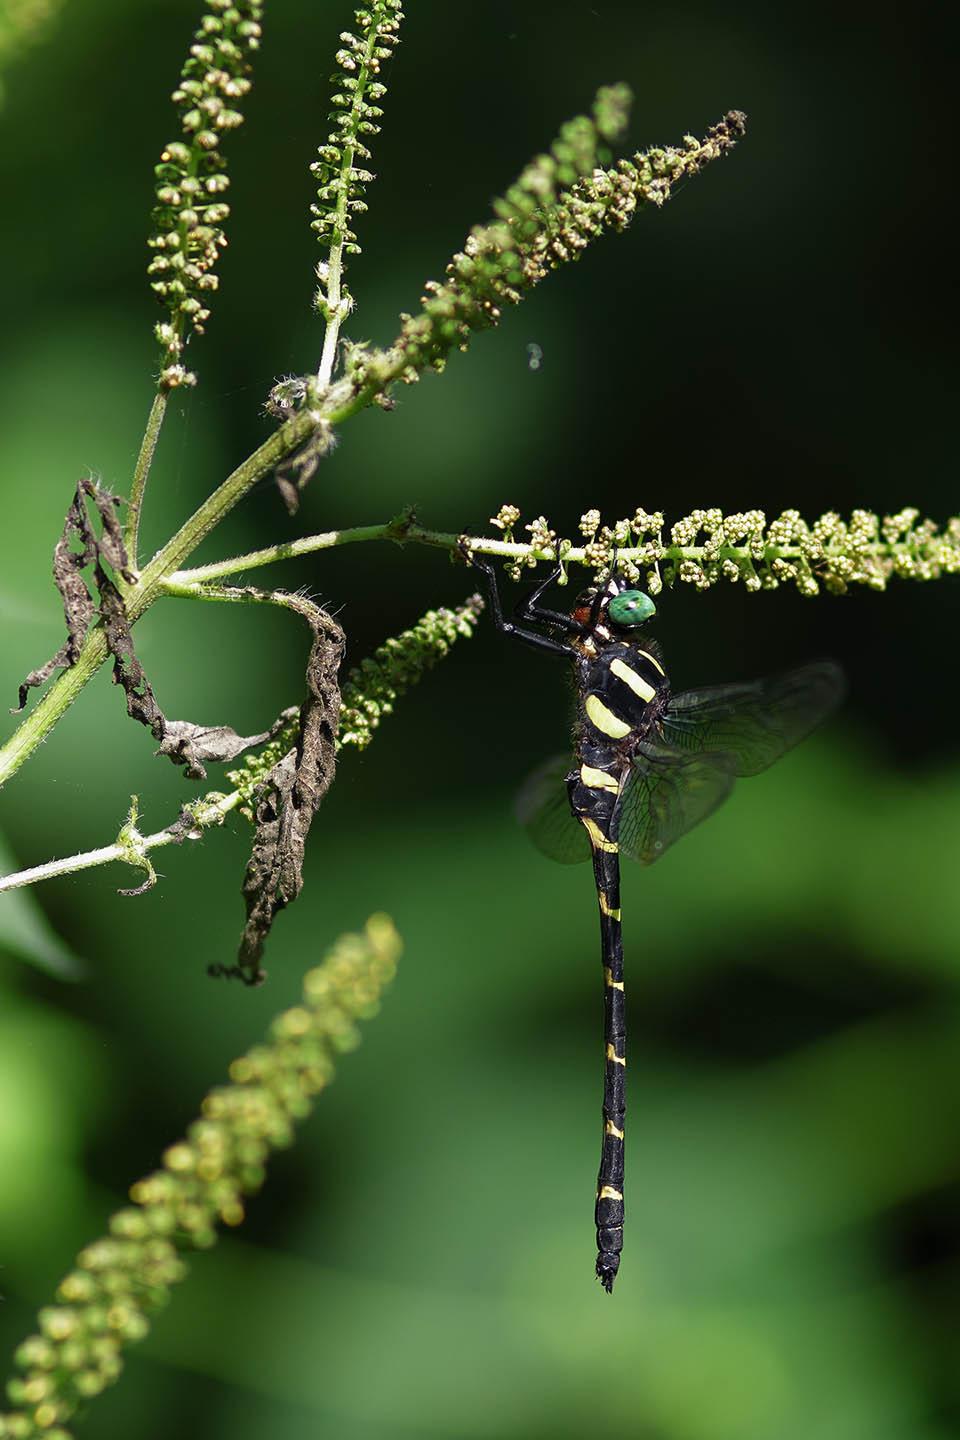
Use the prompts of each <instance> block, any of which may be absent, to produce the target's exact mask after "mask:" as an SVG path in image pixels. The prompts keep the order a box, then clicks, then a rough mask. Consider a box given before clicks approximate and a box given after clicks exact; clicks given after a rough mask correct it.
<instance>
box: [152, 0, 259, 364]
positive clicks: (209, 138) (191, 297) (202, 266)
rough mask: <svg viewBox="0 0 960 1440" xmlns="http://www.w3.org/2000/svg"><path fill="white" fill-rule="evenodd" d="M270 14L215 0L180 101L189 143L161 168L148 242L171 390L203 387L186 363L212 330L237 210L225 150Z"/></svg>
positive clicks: (251, 5) (255, 1)
mask: <svg viewBox="0 0 960 1440" xmlns="http://www.w3.org/2000/svg"><path fill="white" fill-rule="evenodd" d="M262 9H263V5H262V0H206V13H205V14H204V16H203V19H202V20H201V22H200V27H199V29H198V30H197V32H196V34H195V36H194V41H193V44H192V45H191V47H190V53H189V55H188V57H187V61H186V63H185V65H184V67H183V72H182V75H181V79H180V84H179V86H178V87H177V89H176V90H175V91H174V92H173V95H172V97H171V98H172V100H173V103H174V105H176V107H177V110H178V112H179V115H180V128H181V131H182V138H181V139H179V140H174V141H171V142H170V144H169V145H167V146H166V147H165V148H164V150H163V153H162V154H161V156H160V164H159V165H157V166H156V169H155V171H154V174H155V175H156V179H157V184H156V197H157V206H156V208H155V209H154V212H153V222H154V227H155V228H154V233H153V235H151V237H150V239H149V241H148V242H147V243H148V244H149V246H150V249H151V250H152V251H153V252H154V254H153V259H152V260H151V261H150V264H149V266H148V267H147V274H148V275H149V276H150V288H151V289H152V290H153V292H154V294H155V295H156V297H157V299H158V300H159V301H160V302H161V304H163V305H164V306H165V307H166V309H167V310H168V311H169V316H170V318H169V320H167V321H164V322H162V323H161V324H159V325H157V326H156V329H155V332H154V333H155V335H156V337H157V340H158V341H159V342H160V345H161V346H162V348H163V361H162V370H161V374H160V385H161V388H162V389H166V390H170V389H173V388H175V387H176V386H178V385H193V384H195V383H196V376H195V375H193V374H192V373H191V372H190V371H188V370H187V369H186V368H185V367H184V365H183V363H182V356H183V348H184V345H185V344H186V341H187V339H188V337H189V335H190V332H191V331H195V332H196V334H198V335H202V334H203V331H204V327H205V325H206V322H207V320H208V319H209V317H210V297H211V295H212V293H213V291H214V290H216V288H217V284H218V277H217V275H216V273H215V271H214V266H215V264H216V262H217V259H218V257H219V255H220V251H221V250H222V249H223V248H224V246H225V245H226V243H227V237H226V235H225V234H224V230H223V222H224V221H225V220H226V219H227V216H228V215H229V213H230V207H229V206H228V205H227V204H226V203H225V202H224V200H223V196H224V194H225V193H226V190H227V188H228V186H229V183H230V182H229V180H228V179H227V175H226V162H225V160H224V158H223V156H222V154H221V153H220V144H221V142H222V139H223V137H224V136H225V135H226V134H227V133H228V132H229V131H231V130H235V129H236V128H237V126H238V125H241V124H242V123H243V116H242V115H241V113H240V110H239V105H240V102H241V101H242V100H243V98H244V97H245V96H246V94H247V92H248V91H249V89H250V83H251V82H250V79H249V74H250V69H251V65H250V59H251V56H252V55H253V54H254V52H255V51H256V50H257V48H258V47H259V44H260V33H261V31H260V17H261V13H262Z"/></svg>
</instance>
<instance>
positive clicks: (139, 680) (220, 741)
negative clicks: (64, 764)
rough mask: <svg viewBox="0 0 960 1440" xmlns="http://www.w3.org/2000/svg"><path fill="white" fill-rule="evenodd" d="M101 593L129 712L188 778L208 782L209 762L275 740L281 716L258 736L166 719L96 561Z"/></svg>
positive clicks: (113, 590)
mask: <svg viewBox="0 0 960 1440" xmlns="http://www.w3.org/2000/svg"><path fill="white" fill-rule="evenodd" d="M95 575H96V582H97V588H98V589H99V591H100V614H101V617H102V619H103V628H104V631H105V633H106V637H107V648H108V649H109V651H110V654H111V655H112V656H113V681H114V684H115V685H119V686H121V687H122V689H123V692H124V694H125V695H126V697H127V714H128V715H129V716H130V717H131V718H132V719H134V720H139V721H140V724H141V725H146V726H147V728H148V729H149V730H150V732H151V734H152V735H153V737H154V739H155V740H158V741H159V742H160V744H159V747H158V749H157V751H156V754H157V755H166V756H167V758H168V759H169V760H172V761H173V763H174V765H183V766H184V774H185V775H186V776H187V778H188V779H189V780H205V779H206V778H207V772H206V769H205V768H204V767H205V765H207V764H209V763H211V762H213V763H220V762H221V761H230V760H236V758H237V756H238V755H242V754H243V752H244V750H250V749H251V748H252V747H253V746H254V745H262V744H264V742H265V741H267V740H272V739H273V737H274V735H276V734H278V732H279V731H280V730H281V729H282V728H283V725H284V723H285V722H284V719H283V717H282V716H281V717H280V718H279V719H277V720H276V721H275V722H274V723H273V725H271V727H270V729H269V730H264V731H263V732H262V733H261V734H259V735H238V734H237V732H236V730H234V729H233V728H232V727H231V726H230V725H197V724H195V723H194V722H193V721H192V720H168V719H167V717H166V716H165V715H164V713H163V711H162V710H161V709H160V706H159V705H158V704H157V697H156V696H155V694H154V693H153V686H152V685H151V684H150V681H149V680H148V679H147V676H146V672H145V671H144V668H143V666H142V665H141V663H140V661H139V659H138V657H137V653H136V651H135V650H134V648H133V636H132V634H131V633H130V622H129V621H128V619H127V613H126V609H125V607H124V603H123V597H122V595H121V594H120V592H119V591H118V590H117V587H116V586H115V585H114V584H113V582H112V581H111V580H110V579H109V578H108V577H107V576H106V575H105V574H104V573H103V570H102V569H101V568H100V565H99V563H98V565H97V569H96V571H95Z"/></svg>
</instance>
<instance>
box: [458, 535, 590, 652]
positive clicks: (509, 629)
mask: <svg viewBox="0 0 960 1440" xmlns="http://www.w3.org/2000/svg"><path fill="white" fill-rule="evenodd" d="M471 564H473V565H474V566H475V567H476V568H477V569H478V570H479V571H480V573H481V574H482V575H484V576H486V581H487V591H488V593H489V596H490V617H491V619H492V620H493V623H494V625H495V626H496V627H497V629H498V630H499V631H500V633H501V635H511V636H512V637H513V638H514V639H515V640H522V641H523V642H524V644H526V645H530V646H531V647H532V648H533V649H535V650H546V651H548V652H549V653H550V654H551V655H563V656H564V658H565V659H569V658H570V656H571V655H572V654H573V653H574V652H573V651H572V649H571V648H570V646H569V645H565V644H564V643H563V641H561V640H554V639H553V637H552V636H550V635H540V634H538V633H537V631H536V630H527V629H525V628H524V627H523V626H521V625H516V624H514V622H513V621H512V620H505V619H504V618H503V608H502V606H501V604H500V590H499V588H498V586H497V573H496V571H495V570H494V568H493V566H492V565H491V564H490V562H489V561H488V560H479V559H477V558H476V556H474V557H473V558H472V560H471Z"/></svg>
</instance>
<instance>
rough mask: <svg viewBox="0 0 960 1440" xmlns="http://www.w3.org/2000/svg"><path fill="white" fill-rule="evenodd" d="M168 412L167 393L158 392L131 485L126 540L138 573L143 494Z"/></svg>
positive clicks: (128, 552) (132, 562) (163, 391)
mask: <svg viewBox="0 0 960 1440" xmlns="http://www.w3.org/2000/svg"><path fill="white" fill-rule="evenodd" d="M166 410H167V392H166V390H158V391H157V393H156V395H155V396H154V398H153V404H152V405H151V407H150V414H149V416H148V417H147V428H146V429H145V430H144V432H143V439H142V441H141V442H140V454H139V455H138V456H137V464H136V468H135V470H134V472H133V482H132V484H131V486H130V499H129V502H128V505H129V510H128V512H127V529H126V535H125V536H124V539H125V542H126V546H127V555H128V556H129V557H130V565H131V568H132V569H133V570H136V569H137V565H138V557H137V546H138V545H139V543H140V515H141V512H142V510H143V495H144V491H145V490H146V488H147V478H148V476H149V474H150V467H151V465H152V464H153V457H154V453H155V451H156V448H157V441H158V440H159V438H160V427H161V426H162V425H163V417H164V415H165V414H166Z"/></svg>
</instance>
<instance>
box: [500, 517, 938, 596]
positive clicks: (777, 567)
mask: <svg viewBox="0 0 960 1440" xmlns="http://www.w3.org/2000/svg"><path fill="white" fill-rule="evenodd" d="M508 509H509V512H510V516H511V528H512V527H514V526H516V525H517V524H518V522H519V520H520V515H519V513H518V512H517V510H516V507H515V506H510V507H504V509H503V510H502V511H501V512H500V516H501V517H502V516H503V515H504V514H505V513H506V511H507V510H508ZM498 518H499V517H498ZM494 523H495V524H496V523H497V521H495V522H494ZM526 528H527V530H528V531H529V532H530V540H531V543H530V548H529V550H526V551H524V552H523V553H520V554H514V555H511V556H510V558H509V560H508V562H507V573H508V574H510V575H511V576H512V577H513V578H514V579H519V578H520V575H521V574H522V571H523V569H524V568H526V567H529V566H532V565H535V564H536V563H537V561H538V560H542V559H550V558H551V557H552V555H553V554H555V553H557V552H558V550H559V552H560V553H562V554H563V555H564V558H565V559H569V560H572V561H578V562H580V563H582V564H584V565H586V566H587V567H588V568H590V569H592V570H593V571H594V574H595V578H596V579H597V580H598V581H600V580H603V579H605V578H606V577H607V576H608V575H609V573H610V570H611V568H612V567H615V568H616V570H617V572H618V573H619V574H620V575H623V576H626V578H627V579H629V580H631V581H638V580H639V579H640V578H641V577H643V581H644V585H645V588H646V589H647V590H648V591H649V592H650V594H659V592H660V591H661V590H662V588H663V586H664V585H668V586H670V585H673V584H675V583H676V582H677V581H679V582H681V583H683V584H687V585H692V586H693V587H694V588H695V589H697V590H709V589H710V588H711V587H712V586H713V585H715V584H717V583H718V582H719V581H720V580H729V581H731V582H734V583H736V582H737V581H741V582H742V583H743V585H744V588H745V589H747V590H749V591H754V592H755V591H758V590H776V589H777V588H778V587H779V586H780V585H781V584H785V583H788V584H792V585H795V586H796V588H797V589H798V590H799V592H800V594H801V595H808V596H812V595H817V594H819V593H820V590H821V588H823V589H826V590H828V591H830V592H831V593H833V594H842V593H843V592H844V591H846V590H847V589H848V588H849V587H850V586H851V585H866V586H868V587H869V588H871V589H873V590H884V589H885V588H886V585H887V582H888V580H889V579H890V578H891V577H893V576H898V577H900V578H902V579H909V580H935V579H939V578H940V577H941V576H942V575H955V574H958V573H960V517H955V518H953V519H951V520H949V521H948V522H947V524H946V526H945V527H944V528H943V529H941V527H940V526H938V525H937V524H936V523H935V522H934V521H932V520H921V519H920V518H919V512H918V511H917V510H915V509H912V508H911V509H905V510H901V511H900V512H899V513H898V514H896V515H887V516H884V517H883V518H882V519H881V517H879V516H878V515H875V514H874V513H873V512H872V511H870V510H854V511H853V512H852V514H851V516H850V518H849V520H843V519H841V517H840V516H839V515H837V514H835V513H834V512H832V511H830V512H828V513H827V514H826V515H821V516H820V518H819V520H816V521H815V522H814V523H813V524H812V525H811V524H808V523H807V521H806V520H804V518H803V517H802V515H801V514H800V512H799V511H798V510H784V511H783V513H782V514H781V515H779V516H777V518H776V519H774V520H771V521H769V522H768V521H767V517H766V515H765V514H764V512H763V511H762V510H745V511H737V512H734V513H732V514H729V515H725V514H724V513H723V511H722V510H720V509H719V508H713V509H709V510H693V511H691V512H690V514H689V515H684V516H682V517H681V518H680V519H679V520H677V521H675V522H674V523H673V524H672V525H671V527H670V532H669V540H668V541H664V538H663V531H664V517H663V514H662V512H660V511H657V512H656V513H654V514H648V513H647V511H645V510H643V509H638V510H637V511H636V513H635V514H634V515H633V517H632V518H631V519H624V520H616V521H614V522H613V524H612V525H602V524H601V517H600V512H599V511H598V510H588V511H587V512H586V514H585V515H582V516H581V518H580V524H579V530H580V533H581V535H582V536H583V537H584V539H585V541H586V543H585V544H584V546H583V547H582V548H581V549H576V548H575V547H574V546H573V544H572V542H571V541H568V540H562V539H557V537H556V535H555V533H554V531H553V530H551V529H550V527H549V524H548V522H547V521H546V520H545V519H544V517H543V516H539V517H538V518H537V519H536V520H535V521H533V523H532V524H530V525H528V526H527V527H526ZM644 567H650V568H648V569H646V573H645V574H644Z"/></svg>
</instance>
